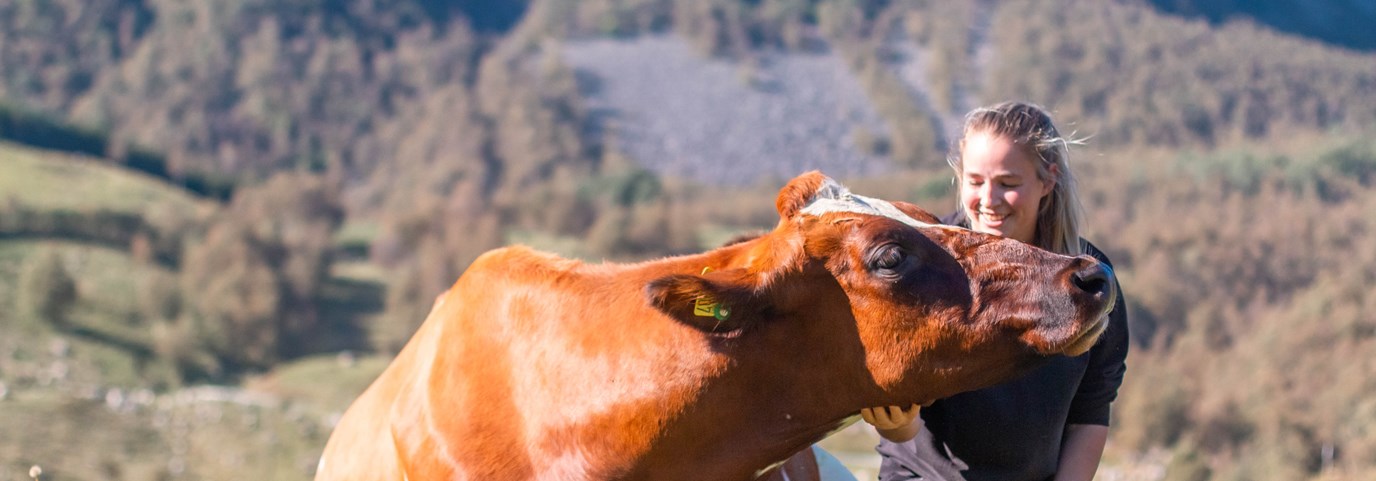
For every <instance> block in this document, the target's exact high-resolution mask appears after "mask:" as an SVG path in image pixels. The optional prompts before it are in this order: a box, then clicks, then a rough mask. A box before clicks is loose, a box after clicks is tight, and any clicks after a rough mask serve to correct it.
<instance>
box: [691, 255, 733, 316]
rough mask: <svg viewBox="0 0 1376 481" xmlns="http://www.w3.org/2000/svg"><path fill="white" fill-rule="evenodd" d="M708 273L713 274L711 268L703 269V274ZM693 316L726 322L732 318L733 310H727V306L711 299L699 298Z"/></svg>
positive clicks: (694, 305)
mask: <svg viewBox="0 0 1376 481" xmlns="http://www.w3.org/2000/svg"><path fill="white" fill-rule="evenodd" d="M708 272H712V268H711V267H704V268H702V273H703V274H706V273H708ZM693 315H694V316H698V317H715V318H716V319H717V320H718V321H725V320H726V318H727V317H730V316H731V310H730V309H727V308H726V306H723V305H721V304H718V303H717V302H716V301H713V300H712V299H711V298H709V297H706V296H699V297H698V298H697V299H696V300H694V301H693Z"/></svg>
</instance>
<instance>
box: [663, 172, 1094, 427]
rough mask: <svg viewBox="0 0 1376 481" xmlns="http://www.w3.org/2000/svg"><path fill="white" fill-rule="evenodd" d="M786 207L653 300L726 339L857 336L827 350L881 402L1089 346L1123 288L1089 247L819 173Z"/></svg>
mask: <svg viewBox="0 0 1376 481" xmlns="http://www.w3.org/2000/svg"><path fill="white" fill-rule="evenodd" d="M777 207H778V210H779V215H780V221H779V224H778V226H777V227H776V228H775V229H774V231H772V232H770V233H768V234H765V235H763V236H761V237H760V238H759V239H756V240H755V241H752V242H750V243H749V244H748V246H745V247H741V249H744V250H745V252H743V253H739V254H735V255H734V256H733V258H732V261H733V262H732V265H731V266H729V267H727V268H723V269H720V270H713V271H709V272H705V273H703V274H701V275H674V276H669V277H665V278H662V279H659V280H656V281H655V282H653V283H652V284H651V285H650V286H649V288H648V294H649V296H650V301H651V303H652V304H653V305H654V306H655V307H656V308H658V309H659V310H661V311H663V312H665V313H667V314H669V315H670V316H672V317H675V318H677V319H679V320H680V321H682V322H684V323H687V324H690V325H693V326H695V327H697V328H699V329H701V330H703V331H704V332H707V333H709V335H711V336H715V337H716V338H718V339H720V340H722V342H727V343H737V344H745V342H744V341H745V340H746V339H748V338H749V336H751V335H752V332H772V333H773V334H769V335H773V336H779V335H780V334H778V333H779V332H785V333H792V332H802V331H801V330H804V329H812V331H811V332H812V333H814V334H815V333H816V332H818V330H829V331H830V332H834V333H835V335H836V336H838V337H850V338H851V339H850V340H849V342H848V343H840V344H845V345H847V346H850V347H843V348H834V347H831V346H829V347H827V349H837V350H836V351H835V352H819V355H829V356H833V357H835V358H836V359H833V360H830V362H836V363H847V362H849V363H852V364H855V365H857V366H858V368H857V369H856V370H854V371H850V373H851V374H859V376H855V377H867V378H868V379H865V383H866V386H868V387H871V388H872V389H868V390H869V391H871V393H872V395H870V396H866V400H867V401H870V402H873V403H874V405H879V404H883V403H888V404H903V403H906V402H921V401H927V400H930V399H934V398H938V397H944V396H948V395H951V394H955V393H958V392H961V391H966V390H970V389H976V388H979V387H984V386H987V385H991V384H994V383H997V382H1000V381H1003V380H1006V379H1009V378H1011V377H1013V376H1015V375H1017V374H1018V373H1020V372H1021V371H1023V370H1026V369H1028V368H1030V367H1032V366H1034V365H1035V360H1036V359H1039V358H1045V357H1047V356H1050V355H1056V354H1069V355H1078V354H1081V353H1083V352H1085V351H1087V350H1088V349H1089V348H1090V347H1091V346H1092V345H1093V344H1094V342H1095V341H1096V340H1097V338H1098V335H1099V334H1100V333H1101V332H1102V331H1103V330H1104V327H1105V326H1106V324H1107V321H1106V316H1107V314H1108V312H1109V310H1110V309H1111V308H1112V306H1113V302H1114V299H1115V297H1116V292H1115V289H1116V288H1115V286H1114V282H1113V280H1112V275H1111V273H1110V272H1109V271H1108V269H1107V268H1106V267H1105V266H1104V265H1103V264H1101V263H1099V262H1097V261H1095V260H1094V259H1092V258H1090V257H1086V256H1081V257H1067V256H1062V255H1057V254H1054V253H1051V252H1048V251H1044V250H1041V249H1037V248H1034V247H1031V246H1028V245H1027V244H1023V243H1021V242H1018V241H1015V240H1011V239H1006V238H1002V237H998V236H993V235H987V234H981V233H977V232H974V231H971V230H967V229H961V228H957V227H950V226H943V225H939V224H938V221H937V219H936V218H935V217H933V216H932V215H931V214H929V213H927V212H925V211H922V210H921V209H918V208H917V207H915V206H913V205H911V204H906V203H900V202H888V201H884V200H879V199H873V198H867V197H863V196H858V195H854V194H852V193H850V192H849V191H848V190H847V189H846V188H845V187H842V186H841V185H839V184H837V183H836V182H835V181H833V180H831V179H829V178H827V177H826V176H824V175H822V174H820V173H816V172H812V173H808V174H804V175H802V176H800V177H798V178H796V179H794V180H793V181H791V182H790V183H789V184H788V185H787V186H785V187H784V188H783V189H782V190H781V191H780V193H779V197H778V200H777ZM704 306H706V307H710V308H711V309H712V310H711V311H710V312H706V313H705V312H704V311H703V309H702V308H703V307H704ZM695 307H697V311H698V312H694V308H695ZM723 312H724V315H723ZM711 313H715V314H716V315H705V314H711ZM788 323H794V324H809V325H788ZM778 325H784V326H785V327H784V328H782V329H769V327H770V326H778ZM762 335H764V334H762ZM784 335H788V334H784ZM819 349H821V348H819ZM861 368H862V369H863V371H860V370H859V369H861ZM833 371H841V370H840V369H834V370H833Z"/></svg>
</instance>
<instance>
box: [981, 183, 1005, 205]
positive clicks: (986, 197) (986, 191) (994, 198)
mask: <svg viewBox="0 0 1376 481" xmlns="http://www.w3.org/2000/svg"><path fill="white" fill-rule="evenodd" d="M992 184H993V182H986V183H985V184H984V185H981V186H980V187H979V192H977V193H976V195H978V196H979V203H980V204H982V205H988V206H994V205H998V202H999V200H1000V197H999V195H998V193H997V192H994V186H993V185H992Z"/></svg>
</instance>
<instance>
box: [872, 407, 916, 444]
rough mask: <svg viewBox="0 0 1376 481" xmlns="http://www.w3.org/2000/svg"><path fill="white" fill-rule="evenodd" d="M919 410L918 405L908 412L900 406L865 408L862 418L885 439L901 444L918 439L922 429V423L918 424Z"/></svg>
mask: <svg viewBox="0 0 1376 481" xmlns="http://www.w3.org/2000/svg"><path fill="white" fill-rule="evenodd" d="M919 409H921V406H918V405H917V404H913V405H912V406H911V407H909V408H908V409H906V410H905V409H903V408H901V407H898V406H888V407H884V406H880V407H872V408H864V409H861V410H860V418H861V419H864V420H865V422H867V423H870V425H871V426H874V429H875V431H879V435H880V436H883V437H884V439H887V440H889V441H893V442H895V443H901V442H905V441H907V440H909V439H912V438H913V437H916V436H917V431H918V430H919V429H921V427H922V426H921V423H918V422H917V412H918V410H919Z"/></svg>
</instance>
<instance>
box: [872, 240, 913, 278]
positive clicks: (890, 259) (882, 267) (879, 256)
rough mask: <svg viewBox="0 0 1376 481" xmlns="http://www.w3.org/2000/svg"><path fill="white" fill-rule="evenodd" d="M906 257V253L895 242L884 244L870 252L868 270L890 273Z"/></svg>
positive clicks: (900, 264)
mask: <svg viewBox="0 0 1376 481" xmlns="http://www.w3.org/2000/svg"><path fill="white" fill-rule="evenodd" d="M907 259H908V254H907V253H906V252H903V248H902V247H899V246H898V245H897V244H885V245H883V246H880V247H879V248H877V249H875V250H874V251H872V252H871V253H870V262H869V264H870V270H873V271H875V272H878V273H881V274H892V273H893V271H895V270H897V269H898V268H899V267H900V266H902V265H903V262H904V261H906V260H907Z"/></svg>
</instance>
